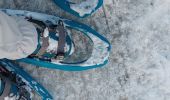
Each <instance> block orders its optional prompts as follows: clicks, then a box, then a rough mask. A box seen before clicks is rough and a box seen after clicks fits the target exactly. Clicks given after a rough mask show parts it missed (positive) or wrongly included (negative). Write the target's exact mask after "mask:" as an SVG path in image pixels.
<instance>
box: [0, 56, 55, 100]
mask: <svg viewBox="0 0 170 100" xmlns="http://www.w3.org/2000/svg"><path fill="white" fill-rule="evenodd" d="M33 90H34V91H36V92H37V93H38V94H39V95H40V96H41V97H42V100H52V97H51V95H50V94H49V93H48V92H47V90H45V89H44V88H43V87H42V86H41V85H40V84H38V83H37V82H36V81H35V80H34V79H33V78H32V77H30V76H29V75H28V74H27V73H26V72H25V71H23V70H22V69H21V68H20V67H19V66H18V65H17V64H14V63H13V62H12V61H9V60H5V59H4V60H0V100H33V99H32V98H33Z"/></svg>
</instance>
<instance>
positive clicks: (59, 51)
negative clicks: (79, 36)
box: [56, 20, 67, 60]
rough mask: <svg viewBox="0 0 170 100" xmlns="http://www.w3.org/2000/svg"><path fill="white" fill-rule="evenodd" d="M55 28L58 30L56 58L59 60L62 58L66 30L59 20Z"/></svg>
mask: <svg viewBox="0 0 170 100" xmlns="http://www.w3.org/2000/svg"><path fill="white" fill-rule="evenodd" d="M56 30H58V32H59V41H58V48H57V55H56V58H57V59H59V60H62V59H63V58H64V53H65V43H66V35H67V32H66V30H65V27H64V24H63V22H62V21H61V20H59V22H58V26H57V29H56Z"/></svg>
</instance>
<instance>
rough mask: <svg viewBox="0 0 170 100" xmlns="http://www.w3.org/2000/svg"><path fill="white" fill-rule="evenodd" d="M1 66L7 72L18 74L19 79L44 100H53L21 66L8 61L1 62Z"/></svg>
mask: <svg viewBox="0 0 170 100" xmlns="http://www.w3.org/2000/svg"><path fill="white" fill-rule="evenodd" d="M0 65H2V66H4V67H5V68H6V69H7V70H9V71H12V72H14V73H16V74H17V75H18V76H19V77H21V78H22V80H24V82H26V83H27V85H28V86H29V87H30V88H31V90H34V91H35V92H37V93H38V94H39V95H40V96H41V97H42V100H53V97H52V96H51V95H50V94H49V93H48V91H47V90H46V89H45V88H44V87H43V86H42V85H40V84H39V83H38V82H36V81H35V79H33V78H32V77H31V76H30V75H29V74H28V73H27V72H25V71H24V70H23V69H22V68H21V67H20V66H19V65H17V64H14V63H13V62H12V61H10V60H7V59H2V60H0Z"/></svg>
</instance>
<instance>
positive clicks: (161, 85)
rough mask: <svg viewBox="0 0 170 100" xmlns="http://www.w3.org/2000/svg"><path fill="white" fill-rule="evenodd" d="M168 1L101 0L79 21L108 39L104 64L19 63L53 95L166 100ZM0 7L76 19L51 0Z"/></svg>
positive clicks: (79, 99)
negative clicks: (81, 67) (75, 67)
mask: <svg viewBox="0 0 170 100" xmlns="http://www.w3.org/2000/svg"><path fill="white" fill-rule="evenodd" d="M18 1H19V2H18ZM26 1H27V2H26ZM169 5H170V1H169V0H113V1H112V0H104V6H103V9H104V10H102V9H101V10H100V11H98V12H96V14H94V16H93V17H90V18H86V19H81V20H79V21H81V22H83V23H86V24H88V25H90V26H92V27H93V28H94V29H96V30H97V31H99V32H100V33H102V34H103V35H105V36H106V37H107V38H108V39H109V40H110V41H111V43H112V52H111V55H110V59H109V64H108V65H106V66H105V67H104V68H99V69H95V70H88V71H83V72H66V71H59V70H50V69H45V68H38V67H34V66H32V65H27V64H22V65H23V66H24V69H25V70H27V71H28V72H29V73H30V74H31V75H32V76H33V77H34V78H36V79H37V80H38V81H39V82H40V83H41V84H43V86H45V87H46V88H47V89H48V91H49V92H50V93H51V94H52V95H53V97H54V100H169V98H170V85H169V84H170V67H169V66H170V45H169V44H170V41H169V40H170V39H169V37H170V19H169V18H170V6H169ZM0 6H1V7H2V8H16V9H27V10H32V11H41V12H46V13H49V14H56V15H59V16H63V17H65V18H69V19H75V20H78V19H77V18H75V17H72V16H68V15H65V13H63V11H62V10H60V9H57V7H56V6H55V4H54V3H53V2H52V0H15V3H14V1H13V0H1V1H0ZM104 11H105V14H104ZM37 100H41V99H37Z"/></svg>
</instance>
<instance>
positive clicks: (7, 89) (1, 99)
mask: <svg viewBox="0 0 170 100" xmlns="http://www.w3.org/2000/svg"><path fill="white" fill-rule="evenodd" d="M1 78H2V80H3V81H4V82H5V87H4V90H3V93H2V95H1V96H0V100H4V98H5V97H7V96H9V94H10V90H11V85H12V83H11V81H10V80H9V79H8V78H5V77H3V76H2V75H1Z"/></svg>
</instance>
